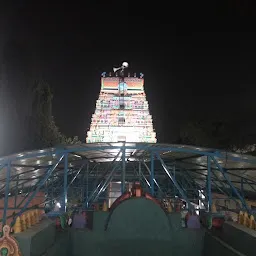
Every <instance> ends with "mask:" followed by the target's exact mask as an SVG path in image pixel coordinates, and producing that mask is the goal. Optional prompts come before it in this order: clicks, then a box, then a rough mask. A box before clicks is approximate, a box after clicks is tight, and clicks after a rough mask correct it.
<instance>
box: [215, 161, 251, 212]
mask: <svg viewBox="0 0 256 256" xmlns="http://www.w3.org/2000/svg"><path fill="white" fill-rule="evenodd" d="M211 159H212V161H213V162H214V163H215V165H216V166H217V167H218V169H219V171H220V172H221V173H222V175H223V177H224V178H225V179H226V180H227V182H228V184H229V186H230V188H231V190H232V191H233V192H234V193H235V194H236V196H237V197H238V198H239V200H240V201H241V203H242V205H243V208H244V209H245V210H246V211H247V212H249V213H250V212H251V210H250V209H249V207H248V206H247V204H246V201H245V200H244V198H243V197H242V196H241V195H240V193H239V192H238V190H237V189H236V188H235V187H234V186H233V184H232V182H231V181H230V179H229V177H228V175H227V173H226V172H225V170H224V168H223V167H222V166H221V165H220V164H219V163H218V161H216V159H215V158H214V157H211Z"/></svg>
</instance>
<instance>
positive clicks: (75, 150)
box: [8, 144, 256, 164]
mask: <svg viewBox="0 0 256 256" xmlns="http://www.w3.org/2000/svg"><path fill="white" fill-rule="evenodd" d="M120 148H121V146H102V145H100V146H94V147H93V146H92V147H78V148H65V149H59V148H58V149H54V150H49V151H44V150H41V151H38V152H33V153H26V154H19V155H17V156H13V157H10V158H8V159H9V160H11V161H15V160H21V159H26V158H32V157H39V156H46V155H52V154H65V153H79V152H88V151H102V150H108V149H120ZM125 149H131V150H134V149H137V150H147V149H148V145H143V144H138V145H136V144H135V145H134V146H125ZM147 151H148V152H150V151H151V149H148V150H147ZM154 151H156V152H158V153H159V152H163V151H166V152H168V151H172V152H183V153H184V152H185V153H191V154H197V155H201V156H212V157H218V158H221V159H226V158H227V157H226V154H224V153H223V152H219V151H216V152H205V151H200V150H196V149H190V148H175V147H167V146H163V147H161V146H158V147H154ZM228 159H230V160H232V161H240V162H245V163H252V164H256V160H255V158H253V159H252V158H250V157H236V156H231V155H229V156H228Z"/></svg>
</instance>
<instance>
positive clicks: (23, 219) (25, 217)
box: [12, 209, 44, 233]
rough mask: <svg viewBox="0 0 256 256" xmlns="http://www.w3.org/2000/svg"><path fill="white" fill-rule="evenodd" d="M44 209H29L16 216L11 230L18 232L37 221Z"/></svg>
mask: <svg viewBox="0 0 256 256" xmlns="http://www.w3.org/2000/svg"><path fill="white" fill-rule="evenodd" d="M43 213H44V211H43V210H40V209H29V210H27V211H25V212H24V213H22V214H21V215H20V216H17V217H16V219H15V222H14V225H13V228H12V229H13V232H14V233H20V232H24V231H26V230H27V229H29V228H31V227H32V226H34V225H35V224H37V223H39V222H40V220H41V219H42V215H43Z"/></svg>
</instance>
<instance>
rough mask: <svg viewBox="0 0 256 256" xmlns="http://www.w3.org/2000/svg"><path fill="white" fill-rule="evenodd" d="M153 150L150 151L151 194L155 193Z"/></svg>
mask: <svg viewBox="0 0 256 256" xmlns="http://www.w3.org/2000/svg"><path fill="white" fill-rule="evenodd" d="M154 158H155V154H154V151H151V154H150V187H151V195H152V196H154V195H155V170H154V168H155V167H154Z"/></svg>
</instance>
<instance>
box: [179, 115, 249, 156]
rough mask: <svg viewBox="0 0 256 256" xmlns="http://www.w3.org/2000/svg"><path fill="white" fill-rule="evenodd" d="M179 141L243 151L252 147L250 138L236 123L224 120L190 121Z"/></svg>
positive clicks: (181, 132)
mask: <svg viewBox="0 0 256 256" xmlns="http://www.w3.org/2000/svg"><path fill="white" fill-rule="evenodd" d="M179 142H180V143H182V144H189V145H196V146H201V147H210V148H219V149H225V150H231V151H239V150H240V151H241V152H242V151H246V152H249V151H248V150H247V149H248V148H251V145H250V144H248V138H247V137H246V135H245V134H243V133H241V131H239V130H238V126H237V125H236V124H235V123H232V122H227V121H222V120H221V121H220V120H210V121H208V120H207V121H205V120H203V121H195V122H188V123H187V124H186V125H184V126H183V127H182V129H181V131H180V140H179ZM252 151H253V150H252ZM252 151H251V152H252Z"/></svg>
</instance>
